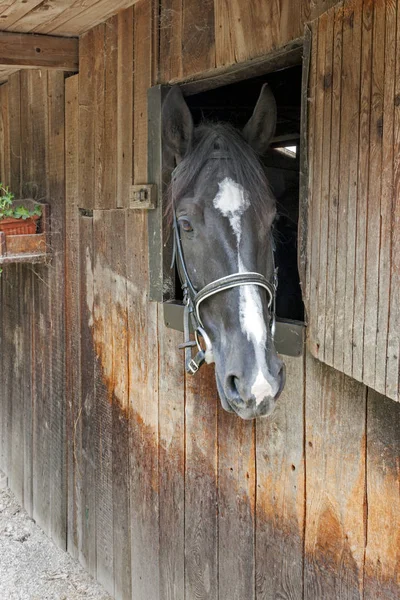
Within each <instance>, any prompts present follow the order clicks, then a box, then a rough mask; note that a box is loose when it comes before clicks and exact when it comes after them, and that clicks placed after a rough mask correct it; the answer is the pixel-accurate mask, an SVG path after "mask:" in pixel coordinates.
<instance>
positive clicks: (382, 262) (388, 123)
mask: <svg viewBox="0 0 400 600" xmlns="http://www.w3.org/2000/svg"><path fill="white" fill-rule="evenodd" d="M396 5H397V2H396V0H388V1H387V2H386V24H385V80H384V90H383V96H384V97H383V132H382V135H383V140H382V191H381V216H380V218H381V239H380V255H379V283H378V324H377V333H376V348H375V384H374V389H375V390H377V391H378V392H380V393H381V394H384V393H385V392H386V364H387V343H388V324H389V307H390V284H389V282H390V269H391V259H392V256H391V242H392V240H391V237H392V236H391V232H392V227H393V222H392V219H393V147H394V138H393V132H394V104H395V103H394V102H393V99H394V96H395V77H396V24H397V11H396V8H397V6H396ZM395 260H396V259H395Z"/></svg>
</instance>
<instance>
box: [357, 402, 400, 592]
mask: <svg viewBox="0 0 400 600" xmlns="http://www.w3.org/2000/svg"><path fill="white" fill-rule="evenodd" d="M367 423H368V427H367V503H368V504H367V506H368V529H367V548H366V555H365V591H364V600H375V599H377V598H382V599H383V598H385V600H395V599H396V598H398V597H399V594H400V580H399V561H400V544H399V541H400V494H399V475H400V459H399V456H400V436H399V424H400V405H399V404H396V403H395V402H393V400H389V399H388V398H385V397H384V396H381V395H379V394H378V393H376V392H374V391H373V390H368V416H367Z"/></svg>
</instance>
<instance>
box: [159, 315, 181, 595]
mask: <svg viewBox="0 0 400 600" xmlns="http://www.w3.org/2000/svg"><path fill="white" fill-rule="evenodd" d="M158 339H159V356H160V364H159V369H160V371H159V434H160V441H159V444H160V450H159V457H160V465H159V471H160V486H159V489H160V491H159V494H160V598H162V599H163V600H164V599H165V600H167V599H171V600H173V599H174V600H184V599H185V472H184V471H185V458H184V457H185V393H184V372H183V355H182V353H181V351H180V350H178V345H179V344H180V343H181V339H182V334H180V333H178V332H176V331H173V330H171V329H167V328H166V327H165V325H164V318H163V306H162V305H159V310H158Z"/></svg>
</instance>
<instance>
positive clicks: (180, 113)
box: [163, 85, 285, 419]
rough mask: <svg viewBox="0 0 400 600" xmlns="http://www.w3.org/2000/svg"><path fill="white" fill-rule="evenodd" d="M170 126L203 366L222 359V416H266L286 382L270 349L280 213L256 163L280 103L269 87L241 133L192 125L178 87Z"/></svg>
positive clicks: (168, 106) (174, 201) (173, 204)
mask: <svg viewBox="0 0 400 600" xmlns="http://www.w3.org/2000/svg"><path fill="white" fill-rule="evenodd" d="M163 124H164V125H163V138H164V145H165V147H166V148H167V151H168V152H169V154H170V159H172V160H174V162H175V164H176V165H177V166H176V168H175V169H174V172H173V175H172V182H171V186H170V200H169V201H170V207H169V208H170V211H169V212H170V215H172V219H171V220H172V224H173V225H175V229H176V238H175V244H176V253H177V262H178V267H179V271H180V275H181V279H182V282H183V286H184V288H185V289H184V291H185V300H186V304H187V305H188V310H189V312H190V313H191V314H192V317H193V321H194V328H195V329H197V332H198V333H200V334H201V335H202V337H203V338H204V340H205V344H206V348H205V353H204V354H205V360H206V362H215V373H216V380H217V386H218V392H219V396H220V399H221V402H222V406H223V407H224V409H225V410H227V411H230V412H235V413H237V414H238V415H239V416H240V417H242V418H243V419H253V418H255V417H258V416H265V415H269V414H270V413H271V412H272V410H273V408H274V406H275V403H276V400H277V398H278V396H279V395H280V393H281V391H282V389H283V386H284V382H285V370H284V365H283V362H282V361H281V360H280V358H279V357H278V356H277V353H276V351H275V348H274V343H273V326H274V316H275V315H274V307H275V287H274V279H275V268H274V256H273V239H272V224H273V221H274V218H275V213H276V207H275V199H274V197H273V195H272V193H271V190H270V187H269V184H268V181H267V178H266V175H265V171H264V169H263V166H262V164H261V162H260V158H259V157H260V156H262V155H263V154H265V152H266V150H267V148H268V146H269V143H270V141H271V138H272V136H273V134H274V131H275V126H276V103H275V100H274V97H273V95H272V93H271V91H270V89H269V88H268V86H267V85H264V86H263V88H262V91H261V94H260V97H259V100H258V102H257V105H256V107H255V109H254V112H253V115H252V117H251V119H250V120H249V122H248V123H247V125H246V126H245V128H244V129H243V131H242V132H239V131H237V130H236V129H234V128H233V127H231V126H230V125H229V124H225V123H203V124H201V125H199V126H198V127H196V128H195V127H194V125H193V119H192V116H191V113H190V110H189V108H188V106H187V104H186V102H185V100H184V98H183V96H182V93H181V90H180V88H179V87H178V86H174V87H173V88H171V90H170V91H169V93H168V95H167V97H166V99H165V102H164V106H163ZM200 355H201V351H200V353H199V356H200ZM201 358H202V357H201ZM201 358H200V360H198V361H197V364H194V363H193V361H190V360H189V361H188V364H187V368H188V370H189V371H191V372H195V371H196V370H197V368H198V366H199V364H200V363H201Z"/></svg>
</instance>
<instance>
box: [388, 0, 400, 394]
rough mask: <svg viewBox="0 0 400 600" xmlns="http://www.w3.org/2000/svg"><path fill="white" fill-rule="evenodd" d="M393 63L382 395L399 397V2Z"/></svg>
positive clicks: (399, 5) (398, 5)
mask: <svg viewBox="0 0 400 600" xmlns="http://www.w3.org/2000/svg"><path fill="white" fill-rule="evenodd" d="M396 25H397V32H396V65H395V69H396V71H395V89H394V94H395V95H394V133H393V206H392V225H391V246H392V260H391V271H390V281H391V286H390V308H389V330H388V342H387V355H386V356H387V360H386V394H387V395H388V396H390V397H391V398H395V399H397V400H400V388H399V372H400V334H399V332H400V259H399V257H400V235H399V231H400V59H399V49H400V4H399V2H397V14H396Z"/></svg>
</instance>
